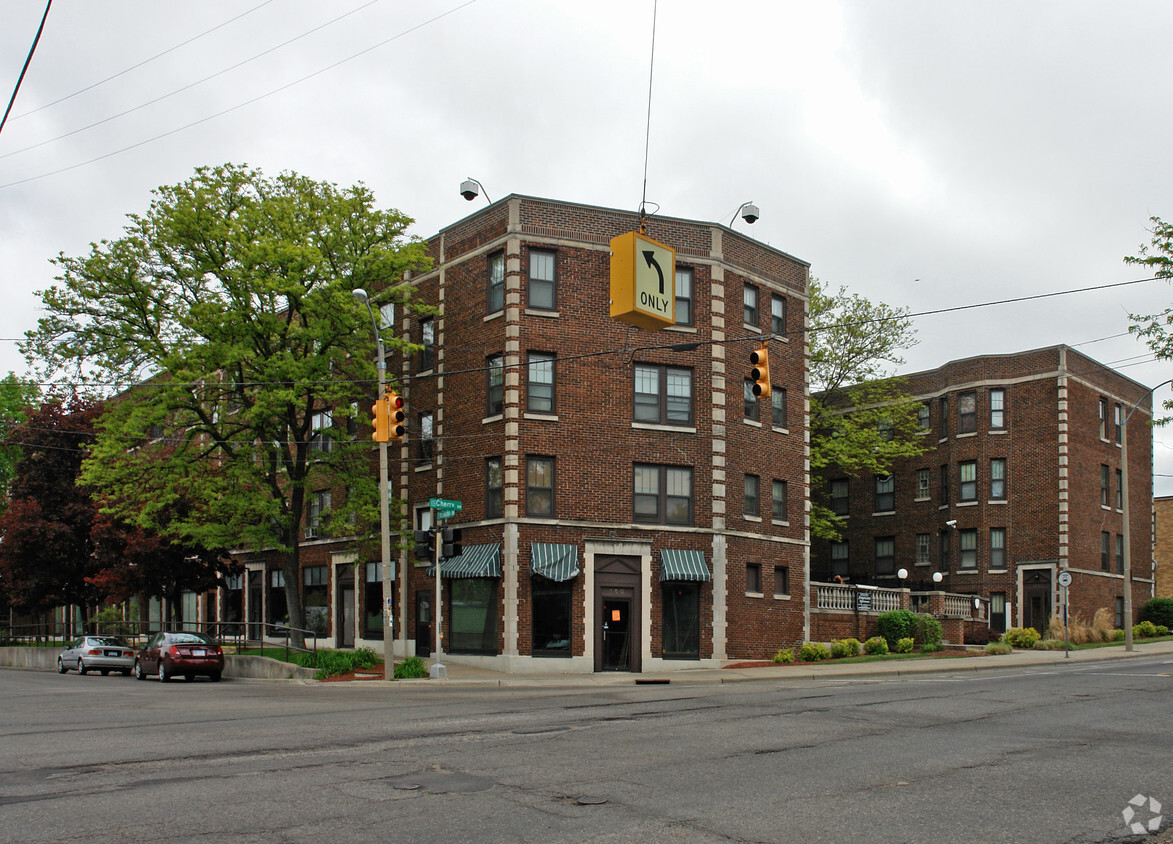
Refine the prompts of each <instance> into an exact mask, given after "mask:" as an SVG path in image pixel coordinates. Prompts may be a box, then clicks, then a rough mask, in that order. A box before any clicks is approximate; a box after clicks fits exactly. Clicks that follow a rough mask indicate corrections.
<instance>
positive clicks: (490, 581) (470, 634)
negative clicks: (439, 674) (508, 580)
mask: <svg viewBox="0 0 1173 844" xmlns="http://www.w3.org/2000/svg"><path fill="white" fill-rule="evenodd" d="M448 596H449V603H448V606H449V607H450V608H451V610H450V612H449V618H448V629H449V641H450V642H451V645H450V647H451V649H452V653H492V654H495V653H497V581H496V579H494V578H488V577H461V578H455V579H453V580H451V581H449V587H448Z"/></svg>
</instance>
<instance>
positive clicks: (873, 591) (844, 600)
mask: <svg viewBox="0 0 1173 844" xmlns="http://www.w3.org/2000/svg"><path fill="white" fill-rule="evenodd" d="M812 585H813V586H814V587H815V589H816V598H815V607H816V609H820V610H854V609H855V608H856V607H857V605H859V604H860V603H861V602H860V597H859V596H860V595H861V594H862V595H863V601H865V602H866V607H867V611H868V612H889V611H890V610H898V609H900V607H901V602H900V596H901V593H902V592H903V591H904V590H901V589H877V588H875V587H870V586H868V587H859V586H851V585H846V584H841V583H814V584H812ZM863 608H864V607H863V606H860V609H863Z"/></svg>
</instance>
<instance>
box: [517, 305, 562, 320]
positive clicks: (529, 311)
mask: <svg viewBox="0 0 1173 844" xmlns="http://www.w3.org/2000/svg"><path fill="white" fill-rule="evenodd" d="M525 315H526V316H536V317H546V318H548V319H558V317H559V316H560V314H559V313H558V311H543V310H538V309H537V308H526V309H525Z"/></svg>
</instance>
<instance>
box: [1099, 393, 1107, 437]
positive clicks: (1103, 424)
mask: <svg viewBox="0 0 1173 844" xmlns="http://www.w3.org/2000/svg"><path fill="white" fill-rule="evenodd" d="M1100 439H1102V440H1106V439H1108V400H1107V399H1106V398H1104V397H1103V396H1100Z"/></svg>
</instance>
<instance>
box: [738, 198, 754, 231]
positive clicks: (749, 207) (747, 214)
mask: <svg viewBox="0 0 1173 844" xmlns="http://www.w3.org/2000/svg"><path fill="white" fill-rule="evenodd" d="M741 219H743V220H745V221H746V222H747V223H749V224H750V225H751V226H752V225H753V224H754V223H756V222H757V221H758V207H757V206H756V205H754V204H753V203H752V202H747V203H746V204H745V206H744V207H743V208H742V210H741Z"/></svg>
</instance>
